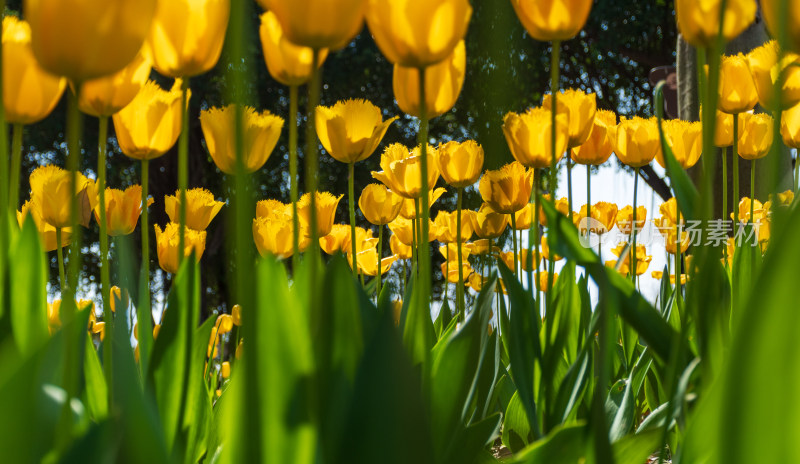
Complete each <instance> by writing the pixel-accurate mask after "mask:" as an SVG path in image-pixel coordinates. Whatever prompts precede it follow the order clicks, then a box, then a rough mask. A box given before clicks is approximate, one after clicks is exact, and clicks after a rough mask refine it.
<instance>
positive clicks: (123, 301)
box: [109, 285, 130, 313]
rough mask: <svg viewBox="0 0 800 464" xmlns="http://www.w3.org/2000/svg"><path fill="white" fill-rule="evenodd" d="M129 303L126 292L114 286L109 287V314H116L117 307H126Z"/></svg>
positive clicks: (128, 296)
mask: <svg viewBox="0 0 800 464" xmlns="http://www.w3.org/2000/svg"><path fill="white" fill-rule="evenodd" d="M129 302H130V295H128V290H127V289H125V290H122V289H120V288H119V287H117V286H116V285H114V286H113V287H111V290H110V291H109V303H110V306H111V312H112V313H115V312H117V306H120V305H121V306H120V307H127V306H128V303H129Z"/></svg>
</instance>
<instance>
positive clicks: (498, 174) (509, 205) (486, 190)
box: [478, 161, 533, 214]
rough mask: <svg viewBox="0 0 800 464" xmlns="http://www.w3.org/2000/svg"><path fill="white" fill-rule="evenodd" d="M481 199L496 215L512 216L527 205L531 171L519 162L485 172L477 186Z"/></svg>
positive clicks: (531, 183)
mask: <svg viewBox="0 0 800 464" xmlns="http://www.w3.org/2000/svg"><path fill="white" fill-rule="evenodd" d="M478 187H479V190H480V193H481V198H483V201H485V202H486V203H489V206H491V207H492V209H493V210H495V211H497V212H498V213H504V214H513V213H516V212H517V211H519V210H521V209H522V208H524V207H525V205H527V204H528V201H529V200H530V198H531V188H532V187H533V171H529V170H527V169H525V167H524V166H523V165H522V164H520V163H519V162H516V161H515V162H513V163H509V164H506V165H505V166H503V167H501V168H500V169H498V170H496V171H486V172H485V173H484V174H483V177H481V181H480V184H479V185H478Z"/></svg>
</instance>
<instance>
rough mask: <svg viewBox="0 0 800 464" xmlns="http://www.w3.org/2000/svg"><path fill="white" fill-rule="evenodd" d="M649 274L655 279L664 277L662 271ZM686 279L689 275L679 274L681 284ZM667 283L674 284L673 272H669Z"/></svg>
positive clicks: (684, 282) (684, 283) (683, 283)
mask: <svg viewBox="0 0 800 464" xmlns="http://www.w3.org/2000/svg"><path fill="white" fill-rule="evenodd" d="M729 259H730V258H729ZM732 263H733V261H731V264H732ZM650 275H651V276H652V277H653V278H654V279H656V280H661V279H662V278H663V277H664V272H663V271H653V272H651V273H650ZM688 280H689V276H688V275H686V274H681V285H686V282H687V281H688ZM669 283H670V284H672V285H675V274H670V275H669Z"/></svg>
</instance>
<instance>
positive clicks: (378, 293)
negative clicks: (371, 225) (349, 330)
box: [375, 224, 383, 304]
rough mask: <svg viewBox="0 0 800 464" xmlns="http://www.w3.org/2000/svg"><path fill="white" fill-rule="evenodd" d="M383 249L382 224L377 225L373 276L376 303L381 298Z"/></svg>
mask: <svg viewBox="0 0 800 464" xmlns="http://www.w3.org/2000/svg"><path fill="white" fill-rule="evenodd" d="M382 251H383V225H380V224H379V225H378V253H376V254H377V255H378V267H377V269H378V274H377V275H376V276H375V277H376V278H377V279H378V281H377V282H376V287H375V303H376V304H377V303H378V301H379V300H380V298H381V280H382V279H383V273H382V272H381V271H382V270H383V269H381V253H382Z"/></svg>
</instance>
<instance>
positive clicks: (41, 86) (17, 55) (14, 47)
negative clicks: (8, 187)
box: [3, 16, 67, 206]
mask: <svg viewBox="0 0 800 464" xmlns="http://www.w3.org/2000/svg"><path fill="white" fill-rule="evenodd" d="M66 85H67V81H66V79H62V78H59V77H57V76H53V75H51V74H50V73H48V72H47V71H45V70H44V69H42V68H41V66H39V63H38V62H37V61H36V58H35V57H34V56H33V50H32V49H31V28H30V26H29V25H28V23H26V22H25V21H22V20H19V19H17V18H15V17H14V16H6V17H5V18H3V106H4V108H5V116H6V121H7V122H9V123H11V124H33V123H35V122H38V121H41V120H42V119H44V118H45V117H46V116H47V115H48V114H50V112H52V111H53V108H55V106H56V104H57V103H58V101H59V100H60V99H61V94H62V93H64V88H65V87H66ZM15 206H16V205H15Z"/></svg>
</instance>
